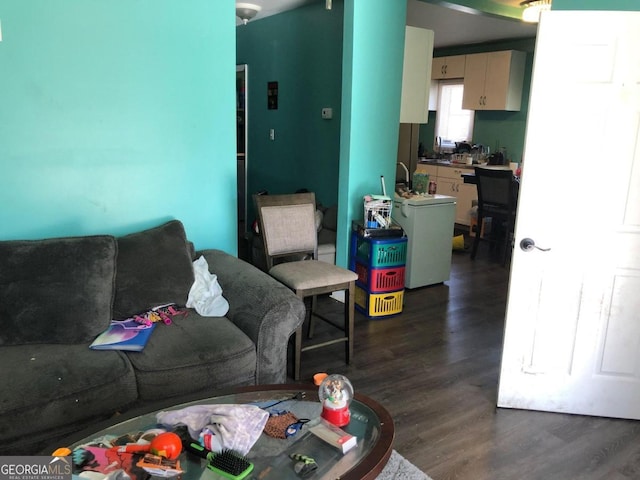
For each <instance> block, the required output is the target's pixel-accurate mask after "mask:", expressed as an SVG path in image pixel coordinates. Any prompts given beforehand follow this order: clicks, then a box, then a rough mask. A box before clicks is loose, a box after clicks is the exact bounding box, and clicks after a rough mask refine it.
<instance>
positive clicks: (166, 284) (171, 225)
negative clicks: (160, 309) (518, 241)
mask: <svg viewBox="0 0 640 480" xmlns="http://www.w3.org/2000/svg"><path fill="white" fill-rule="evenodd" d="M193 281H194V276H193V265H192V263H191V252H190V248H189V245H188V242H187V238H186V235H185V232H184V227H183V226H182V223H181V222H180V221H178V220H172V221H170V222H167V223H165V224H163V225H160V226H159V227H155V228H151V229H149V230H144V231H142V232H136V233H132V234H131V235H126V236H124V237H120V238H118V260H117V275H116V296H115V301H114V306H113V316H114V318H115V319H124V318H128V317H130V316H132V315H135V314H136V313H140V312H142V311H145V310H148V309H149V308H151V307H155V306H157V305H164V304H167V303H177V304H178V305H181V306H182V305H185V304H186V303H187V297H188V296H189V290H190V289H191V285H192V284H193Z"/></svg>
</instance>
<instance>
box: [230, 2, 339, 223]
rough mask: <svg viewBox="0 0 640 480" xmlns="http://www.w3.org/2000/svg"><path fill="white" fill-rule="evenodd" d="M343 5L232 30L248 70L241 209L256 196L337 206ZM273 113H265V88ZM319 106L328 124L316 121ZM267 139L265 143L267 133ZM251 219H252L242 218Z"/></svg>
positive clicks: (300, 10) (308, 9) (314, 7)
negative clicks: (302, 197)
mask: <svg viewBox="0 0 640 480" xmlns="http://www.w3.org/2000/svg"><path fill="white" fill-rule="evenodd" d="M342 25H343V3H342V1H334V2H333V8H332V10H326V9H325V8H324V2H317V3H316V4H313V5H311V6H308V7H302V8H298V9H295V10H291V11H289V12H285V13H282V14H279V15H274V16H272V17H267V18H265V19H263V20H260V21H256V22H249V24H247V25H243V26H238V27H237V28H236V38H237V61H238V63H239V64H243V63H246V64H247V65H248V69H249V85H248V93H249V113H248V129H249V137H248V138H249V143H248V161H247V163H248V179H247V182H248V188H247V190H248V192H249V202H248V207H249V210H250V212H252V211H253V203H252V202H251V197H250V195H251V194H252V193H255V192H257V191H259V190H267V191H269V193H292V192H294V191H296V190H298V189H300V188H306V189H308V190H311V191H313V192H315V194H316V200H317V201H318V202H320V203H322V204H324V205H327V206H328V205H333V204H335V203H337V201H338V176H337V173H338V168H339V163H340V158H339V156H340V116H341V115H340V102H341V96H342V91H341V89H342V85H341V82H342V73H341V70H342V28H343V27H342ZM270 81H277V82H278V109H277V110H269V109H267V82H270ZM323 107H330V108H332V109H333V119H331V120H324V119H322V118H321V110H322V108H323ZM272 128H273V129H274V130H275V139H274V140H273V141H272V140H270V139H269V130H270V129H272ZM249 219H253V213H250V214H249Z"/></svg>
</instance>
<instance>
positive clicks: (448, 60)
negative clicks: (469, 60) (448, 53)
mask: <svg viewBox="0 0 640 480" xmlns="http://www.w3.org/2000/svg"><path fill="white" fill-rule="evenodd" d="M465 60H466V55H454V56H453V57H436V58H434V59H433V62H432V64H431V65H432V66H431V79H432V80H446V79H447V78H463V77H464V65H465Z"/></svg>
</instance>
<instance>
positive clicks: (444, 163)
mask: <svg viewBox="0 0 640 480" xmlns="http://www.w3.org/2000/svg"><path fill="white" fill-rule="evenodd" d="M418 164H422V165H436V166H438V167H455V168H465V169H468V170H473V169H474V168H475V167H476V166H479V165H486V164H481V163H478V164H473V165H468V164H466V163H453V162H451V160H445V159H442V158H424V157H421V158H419V159H418Z"/></svg>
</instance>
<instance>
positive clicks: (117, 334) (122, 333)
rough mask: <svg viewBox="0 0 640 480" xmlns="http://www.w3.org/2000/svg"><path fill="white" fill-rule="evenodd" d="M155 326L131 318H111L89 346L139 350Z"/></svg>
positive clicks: (104, 348)
mask: <svg viewBox="0 0 640 480" xmlns="http://www.w3.org/2000/svg"><path fill="white" fill-rule="evenodd" d="M155 327H156V324H155V323H149V324H144V323H139V322H136V321H135V320H133V319H127V320H113V321H112V322H111V325H109V328H107V329H106V330H105V331H104V332H102V333H101V334H100V335H98V336H97V337H96V339H95V340H94V341H93V343H92V344H91V345H89V348H91V349H93V350H128V351H133V352H139V351H141V350H142V349H144V347H145V345H146V344H147V342H148V341H149V337H151V332H153V330H154V328H155Z"/></svg>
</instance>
